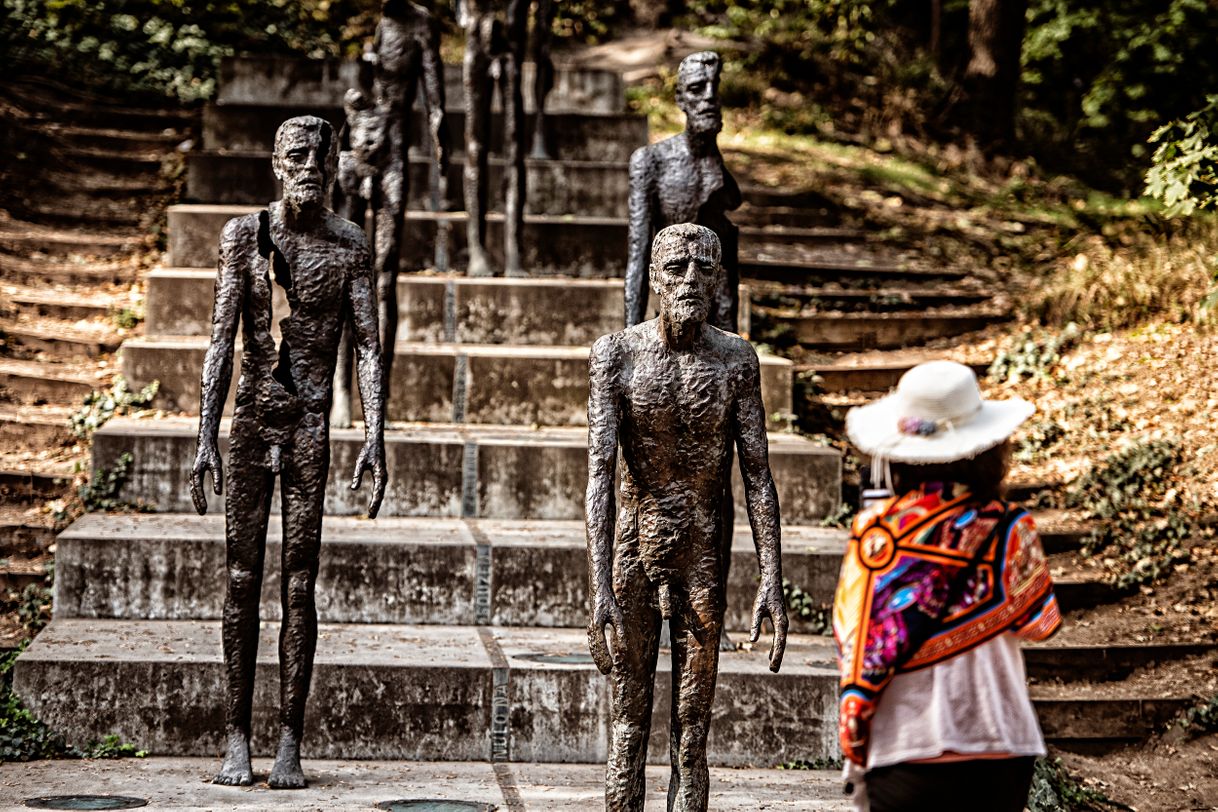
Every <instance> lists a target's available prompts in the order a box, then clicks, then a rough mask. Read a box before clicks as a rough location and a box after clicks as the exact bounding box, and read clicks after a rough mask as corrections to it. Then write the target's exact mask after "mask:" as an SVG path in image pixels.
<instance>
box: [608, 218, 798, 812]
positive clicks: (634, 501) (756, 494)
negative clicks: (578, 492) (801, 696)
mask: <svg viewBox="0 0 1218 812" xmlns="http://www.w3.org/2000/svg"><path fill="white" fill-rule="evenodd" d="M719 261H720V255H719V240H718V238H717V237H716V236H715V233H714V232H713V231H711V230H710V229H707V228H703V227H702V226H697V225H692V224H684V225H677V226H671V227H669V228H666V229H664V230H663V231H661V232H660V233H659V234H658V235H657V236H656V239H655V245H654V247H653V249H652V256H651V281H652V285H653V286H654V287H655V289H656V292H657V293H658V294H659V297H660V315H659V318H656V319H652V320H651V321H647V322H643V323H642V324H638V325H635V326H634V327H631V328H629V329H626V330H623V331H622V332H619V333H614V334H612V335H608V336H604V337H602V338H600V339H599V340H598V341H597V342H596V344H595V345H594V346H593V348H592V354H591V357H590V359H589V370H590V383H591V390H590V395H589V400H588V491H587V497H586V501H585V505H584V509H585V515H586V522H587V533H588V567H589V579H590V585H591V591H592V607H593V608H592V619H591V623H590V626H589V630H588V634H589V640H590V647H591V651H592V656H593V658H594V659H595V661H596V665H597V667H598V668H599V669H600V670H601V672H602V673H605V674H609V675H611V677H612V711H611V713H612V717H613V721H612V726H611V733H610V743H609V765H608V774H607V779H606V788H605V805H606V808H607V809H609V810H642V809H643V802H644V789H645V788H644V768H645V766H646V761H647V739H648V735H649V731H650V727H651V707H652V691H653V686H654V684H655V670H656V658H657V654H658V650H659V640H660V626H661V624H662V623H663V622H664V621H665V620H667V621H668V622H669V623H670V624H671V629H672V729H671V732H670V734H669V736H670V741H671V756H672V777H671V779H670V783H669V787H668V801H669V803H668V808H669V809H676V810H693V811H694V812H700V811H701V810H705V809H706V808H707V788H708V782H709V774H708V771H707V763H706V741H707V734H708V732H709V730H710V720H711V707H712V705H713V704H714V697H715V679H716V675H717V673H718V667H719V645H718V644H719V638H720V632H721V630H722V628H723V613H724V604H725V593H726V589H727V583H726V581H725V580H724V578H723V572H724V567H723V565H722V562H721V560H720V559H721V556H722V555H724V551H723V545H722V536H723V533H724V531H725V528H724V526H723V517H724V513H725V511H724V510H723V506H722V501H723V500H724V499H725V498H728V499H730V498H731V497H730V494H731V489H730V487H729V481H730V479H729V478H730V476H731V471H732V451H733V447H734V448H735V450H736V452H737V453H738V454H739V458H740V471H741V474H742V476H743V479H744V489H745V498H746V501H747V504H748V514H749V521H750V523H751V525H752V529H753V540H754V543H755V545H756V548H757V557H758V561H759V562H760V566H761V584H760V586H759V587H758V591H757V599H756V602H755V604H754V607H753V623H752V639H753V640H754V641H756V640H757V638H758V636H759V635H760V632H761V623H762V621H763V619H765V618H766V617H769V618H770V620H771V622H772V623H773V624H774V640H773V645H772V647H771V649H770V669H771V670H773V671H777V670H778V667H779V665H780V664H781V662H782V655H783V650H784V648H785V646H786V633H787V615H786V605H785V603H784V601H783V594H782V562H781V550H780V540H779V518H778V495H777V492H776V490H775V487H774V480H773V477H772V476H771V474H770V463H769V453H768V448H767V439H766V421H765V408H764V406H763V405H762V401H761V380H760V366H759V363H758V359H757V354H756V353H755V352H754V351H753V348H752V347H751V346H750V345H749V344H748V342H746V341H745V340H744V339H742V338H740V337H739V336H736V335H733V334H731V333H727V332H724V331H723V330H720V329H718V328H716V327H713V326H711V325H710V324H708V323H707V315H708V313H709V310H710V302H711V295H712V292H713V291H714V290H715V289H716V288H717V286H718V284H719V277H720V274H721V270H720V267H719ZM619 449H620V452H621V456H620V459H621V462H622V466H623V467H622V471H621V486H620V496H621V501H622V504H621V507H620V510H618V509H617V508H616V505H615V503H616V493H617V492H618V488H617V486H616V484H615V474H616V472H617V463H618V460H619V453H618V452H619ZM615 517H616V520H617V521H616V528H615ZM606 627H610V628H611V630H612V636H611V640H609V641H607V640H606V634H605V629H606ZM610 643H611V644H612V645H611V646H610Z"/></svg>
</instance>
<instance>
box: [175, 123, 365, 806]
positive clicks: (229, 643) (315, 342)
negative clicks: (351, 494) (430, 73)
mask: <svg viewBox="0 0 1218 812" xmlns="http://www.w3.org/2000/svg"><path fill="white" fill-rule="evenodd" d="M272 161H273V165H274V169H275V176H276V177H277V178H279V181H280V183H281V184H282V186H283V199H282V200H279V201H276V202H275V203H272V204H271V205H270V206H269V207H268V208H267V209H265V210H263V211H261V212H258V213H257V214H248V215H244V216H242V217H237V218H235V219H233V220H230V221H229V222H228V224H227V225H225V227H224V231H223V233H222V234H221V236H220V262H219V274H218V276H217V279H216V301H215V311H214V315H213V317H212V338H211V345H210V346H209V347H208V349H207V355H206V357H205V359H204V362H203V380H202V406H201V409H200V418H199V444H198V452H197V455H196V457H195V464H194V469H193V471H192V473H191V477H190V492H191V496H192V498H193V499H194V503H195V508H196V510H198V512H199V513H200V514H202V513H204V512H206V510H207V497H206V492H205V490H204V483H205V479H206V476H207V474H208V472H209V471H210V472H211V475H212V481H213V483H214V489H215V492H216V493H217V494H219V493H221V491H222V488H223V467H222V464H221V462H220V452H219V443H218V439H219V430H220V416H221V413H222V412H223V410H224V402H225V400H226V398H227V396H228V386H229V381H230V380H231V378H232V372H233V369H232V368H233V345H234V342H235V340H236V335H237V326H238V322H240V324H241V335H242V344H243V351H242V357H241V379H240V382H239V383H238V385H237V399H236V406H235V408H234V409H233V419H232V428H231V431H230V435H229V437H230V441H229V455H228V478H229V493H228V496H227V497H226V499H225V505H224V508H225V542H226V549H227V562H228V563H227V566H228V588H227V591H226V593H225V598H224V622H223V629H224V630H223V637H224V667H225V675H226V680H227V684H226V687H225V693H224V702H225V720H226V734H227V737H228V742H227V752H226V754H225V757H224V764H223V766H222V767H221V768H220V772H219V774H217V775H216V777H215V782H216V783H217V784H250V783H252V782H253V773H252V771H251V769H250V754H249V737H250V713H251V704H252V701H253V693H254V670H255V661H256V655H257V649H258V625H259V616H258V601H259V597H260V595H261V592H262V564H263V558H264V555H265V552H266V528H267V519H268V517H269V514H270V507H271V495H272V492H273V490H274V485H275V477H276V476H277V475H278V477H279V482H280V496H281V499H282V512H283V563H282V573H281V579H282V583H283V586H282V591H281V594H280V599H281V601H282V604H283V622H282V625H281V627H280V631H279V679H280V708H279V722H280V740H279V748H278V752H277V754H276V756H275V765H274V767H273V768H272V770H271V774H270V778H269V779H268V783H269V784H270V785H271V786H272V787H277V788H295V787H303V786H304V785H305V778H304V773H303V772H302V770H301V767H300V741H301V736H302V734H303V732H304V711H305V701H306V699H307V698H308V694H309V682H310V680H311V677H312V672H313V653H314V650H315V649H316V645H317V608H316V605H315V604H314V599H313V590H314V585H315V584H316V581H317V569H318V554H319V552H320V547H321V517H322V508H323V502H324V498H325V489H326V478H327V473H328V471H329V466H330V431H329V423H328V416H329V412H330V401H331V396H332V390H331V381H332V379H333V376H334V363H335V356H336V354H337V352H338V342H339V335H340V334H341V332H342V329H343V324H344V322H345V321H347V320H350V322H351V324H352V327H353V332H354V336H355V347H356V353H357V355H358V368H359V387H360V396H361V397H362V399H363V404H364V423H365V428H364V446H363V448H362V449H361V451H360V453H359V457H358V459H357V460H356V463H355V475H354V477H353V478H352V481H351V487H352V489H355V488H358V487H359V483H360V480H361V479H362V478H363V475H364V473H365V472H368V473H371V474H372V480H373V495H372V501H371V504H370V505H369V508H368V515H369V516H370V517H374V516H376V513H377V511H378V509H379V508H380V504H381V498H382V496H383V495H384V492H385V478H386V474H385V447H384V429H383V425H384V421H383V417H384V415H383V406H382V401H381V362H380V353H379V347H378V344H377V330H376V326H377V322H376V299H375V292H374V288H373V284H374V283H373V279H372V269H371V265H370V261H369V250H368V241H367V239H366V238H365V236H364V233H363V232H362V231H361V230H360V229H359V228H358V227H357V226H355V225H354V224H353V223H350V222H348V221H346V220H343V219H341V218H339V217H337V216H335V215H334V213H333V212H331V211H330V210H329V209H327V208H326V205H325V201H326V195H327V192H328V187H329V185H330V183H331V182H332V181H333V180H334V174H335V169H336V163H337V151H336V144H335V139H334V133H333V131H332V129H331V127H330V125H329V123H327V122H326V121H323V120H322V119H319V118H314V117H312V116H302V117H300V118H293V119H289V120H288V121H285V122H284V123H283V124H282V125H281V126H280V127H279V131H278V132H277V133H276V134H275V148H274V155H273V157H272ZM275 285H278V286H280V287H281V288H283V291H284V293H286V295H287V300H288V305H289V308H288V312H287V313H284V314H277V313H273V312H272V307H271V300H272V292H273V287H274V286H275ZM276 321H278V324H279V332H280V336H281V337H280V340H279V344H278V346H276V343H275V339H274V337H273V335H272V325H273V324H274V323H275V322H276Z"/></svg>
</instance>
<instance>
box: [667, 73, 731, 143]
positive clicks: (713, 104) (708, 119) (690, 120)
mask: <svg viewBox="0 0 1218 812" xmlns="http://www.w3.org/2000/svg"><path fill="white" fill-rule="evenodd" d="M718 67H719V66H718V63H717V62H716V63H704V62H695V63H692V64H686V65H682V66H681V72H680V74H679V75H678V77H677V106H678V107H680V108H681V112H683V113H685V129H687V130H689V131H690V132H693V133H699V134H702V133H706V134H713V133H718V132H719V131H720V130H722V129H723V110H722V108H721V107H720V106H719V70H718Z"/></svg>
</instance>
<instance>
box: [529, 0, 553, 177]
mask: <svg viewBox="0 0 1218 812" xmlns="http://www.w3.org/2000/svg"><path fill="white" fill-rule="evenodd" d="M555 5H556V3H555V0H537V12H536V14H535V16H534V19H533V41H532V47H531V48H530V51H531V52H532V55H533V67H534V73H533V149H532V151H531V152H530V153H529V157H530V158H539V159H542V160H553V159H554V158H555V157H557V156H556V155H555V153H554V148H553V147H552V146H550V141H549V138H547V137H546V97H547V96H549V95H550V91H551V90H553V89H554V59H553V57H551V56H550V41H551V40H552V39H553V34H554V32H553V27H554V12H555V11H556V8H555Z"/></svg>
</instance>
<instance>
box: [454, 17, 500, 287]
mask: <svg viewBox="0 0 1218 812" xmlns="http://www.w3.org/2000/svg"><path fill="white" fill-rule="evenodd" d="M486 48H487V44H486V43H485V42H483V41H482V40H481V39H480V37H479V36H478V35H476V34H473V33H472V32H471V36H470V37H469V39H468V40H467V42H466V46H465V60H464V62H463V74H462V76H463V81H464V83H465V174H464V181H465V211H466V213H467V214H468V216H469V220H468V222H467V224H466V236H465V242H466V247H467V249H468V251H469V268H468V271H467V273H468V274H469V275H470V276H491V275H492V271H491V263H490V258H489V257H487V255H486V185H487V148H488V146H489V144H488V143H487V142H488V141H489V140H490V136H491V97H492V95H493V93H494V86H493V84H492V82H491V78H490V65H491V59H490V55H489V54H487V52H486Z"/></svg>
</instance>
